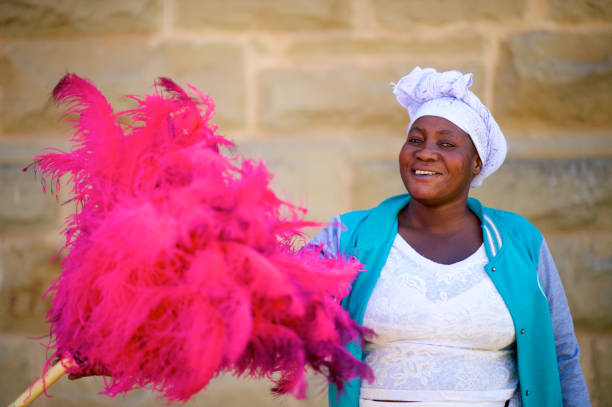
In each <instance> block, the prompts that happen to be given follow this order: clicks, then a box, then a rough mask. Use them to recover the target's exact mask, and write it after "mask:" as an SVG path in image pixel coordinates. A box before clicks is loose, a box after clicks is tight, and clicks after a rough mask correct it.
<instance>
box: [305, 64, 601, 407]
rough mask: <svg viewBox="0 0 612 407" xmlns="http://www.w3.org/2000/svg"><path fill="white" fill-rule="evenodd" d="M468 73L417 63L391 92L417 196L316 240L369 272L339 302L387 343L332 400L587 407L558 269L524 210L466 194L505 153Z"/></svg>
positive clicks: (376, 345)
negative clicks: (402, 113) (368, 376)
mask: <svg viewBox="0 0 612 407" xmlns="http://www.w3.org/2000/svg"><path fill="white" fill-rule="evenodd" d="M470 85H471V74H468V75H463V74H461V73H460V72H457V71H450V72H442V73H439V72H436V71H435V70H433V69H430V68H429V69H421V68H418V67H417V68H415V69H414V70H413V71H412V72H411V73H410V74H409V75H407V76H405V77H404V78H402V79H401V80H400V82H399V83H397V84H396V85H395V87H394V93H395V95H396V97H397V99H398V101H399V103H400V104H401V105H402V106H404V107H405V108H406V109H407V110H408V112H409V114H410V119H411V123H410V126H409V131H408V136H407V138H406V142H405V144H404V146H403V147H402V149H401V151H400V154H399V168H400V176H401V178H402V181H403V182H404V186H405V187H406V189H407V191H408V194H405V195H399V196H395V197H392V198H389V199H387V200H385V201H383V202H382V203H381V204H380V205H378V206H377V207H376V208H373V209H370V210H365V211H355V212H350V213H347V214H344V215H341V216H339V217H336V218H334V220H332V222H331V223H330V224H329V225H328V226H327V227H326V228H325V229H323V230H322V231H321V232H320V233H319V234H318V235H317V236H316V237H315V239H314V240H313V243H314V244H322V245H323V246H324V247H325V251H326V253H327V254H328V255H336V254H338V253H346V254H350V255H354V256H356V257H357V258H358V259H359V260H360V261H361V262H362V263H363V264H364V265H365V268H366V270H367V271H365V272H363V273H361V274H360V275H359V277H358V278H357V279H356V281H354V283H353V286H352V289H351V293H350V294H349V296H348V297H346V298H345V299H344V300H343V306H344V307H345V308H346V309H347V310H348V311H349V312H350V314H351V316H352V317H353V318H354V319H355V320H356V321H357V322H358V323H360V324H363V325H365V326H367V327H370V328H372V329H374V331H375V332H376V333H377V335H378V336H377V337H375V338H371V339H370V341H369V342H366V343H365V344H364V346H363V348H361V347H360V346H358V345H357V344H355V343H352V344H350V345H349V346H348V349H349V350H350V351H351V352H352V353H353V354H354V355H355V356H356V357H357V358H359V359H362V360H365V361H366V362H367V363H368V364H369V365H370V366H371V367H372V369H373V371H374V374H375V376H376V379H375V380H374V382H373V383H361V382H359V381H357V380H355V381H353V382H351V383H350V384H349V385H348V386H347V389H346V391H345V392H343V393H341V394H338V392H337V391H336V389H335V388H330V405H332V406H358V405H359V406H362V407H370V406H372V407H379V406H385V407H393V406H404V407H405V406H408V405H409V406H411V407H412V406H414V407H417V406H419V407H433V406H465V407H467V406H482V407H485V406H486V407H493V406H496V407H503V406H507V405H510V406H520V405H523V406H538V407H541V406H561V405H564V406H588V405H590V404H589V400H588V392H587V389H586V384H585V381H584V377H583V375H582V371H581V369H580V364H579V351H578V344H577V341H576V338H575V335H574V331H573V324H572V319H571V316H570V313H569V309H568V306H567V301H566V298H565V294H564V291H563V288H562V286H561V282H560V279H559V276H558V274H557V272H556V269H555V266H554V263H553V260H552V257H551V255H550V252H549V250H548V248H547V246H546V242H545V241H544V239H543V237H542V235H541V234H540V232H539V231H538V230H537V229H536V228H535V227H534V226H532V225H531V224H530V223H529V222H528V221H527V220H525V219H524V218H522V217H520V216H518V215H516V214H513V213H509V212H505V211H501V210H496V209H491V208H486V207H484V206H482V205H481V204H480V202H478V201H477V200H475V199H473V198H468V194H469V189H470V187H477V186H479V185H480V184H481V183H482V181H483V180H484V179H485V178H486V177H487V176H489V175H490V174H491V173H493V172H494V171H495V170H497V168H499V166H500V165H501V163H502V162H503V160H504V158H505V155H506V142H505V139H504V136H503V134H502V132H501V130H500V129H499V127H498V125H497V123H496V122H495V120H494V119H493V117H492V116H491V115H490V113H489V111H488V110H487V108H486V107H485V106H484V105H483V104H482V103H481V102H480V100H479V99H478V98H477V97H476V96H475V95H474V94H473V93H472V92H470V91H469V90H468V88H469V86H470Z"/></svg>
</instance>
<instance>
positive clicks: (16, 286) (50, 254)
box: [0, 231, 59, 335]
mask: <svg viewBox="0 0 612 407" xmlns="http://www.w3.org/2000/svg"><path fill="white" fill-rule="evenodd" d="M33 233H37V234H38V235H35V236H28V235H27V234H25V233H24V234H22V235H17V234H15V233H14V234H5V235H4V236H3V237H2V240H0V292H1V294H2V295H0V330H1V331H3V332H30V333H36V334H37V335H40V334H45V333H48V326H47V323H46V318H45V314H46V312H47V310H48V309H49V306H50V302H49V300H48V299H45V300H43V299H42V296H43V294H44V293H45V291H46V290H47V288H49V285H50V283H51V280H53V279H54V278H55V277H57V276H58V275H59V261H58V260H55V261H52V259H53V258H54V257H55V255H56V254H57V252H58V250H59V247H57V246H56V245H55V242H53V241H47V240H45V239H44V237H41V236H40V234H41V231H34V232H33Z"/></svg>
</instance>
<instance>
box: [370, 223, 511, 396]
mask: <svg viewBox="0 0 612 407" xmlns="http://www.w3.org/2000/svg"><path fill="white" fill-rule="evenodd" d="M487 262H488V260H487V256H486V253H485V249H484V246H481V247H480V248H479V249H478V250H477V251H476V252H475V253H473V254H472V255H471V256H469V257H468V258H466V259H464V260H462V261H460V262H457V263H454V264H450V265H445V264H439V263H435V262H433V261H431V260H429V259H427V258H425V257H423V256H421V255H420V254H419V253H417V252H416V251H415V250H414V249H413V248H412V247H411V246H410V245H409V244H408V243H407V242H406V241H405V240H404V239H403V238H402V237H400V236H399V234H398V235H397V236H396V238H395V241H394V242H393V247H392V248H391V252H390V254H389V257H388V259H387V262H386V264H385V266H384V267H383V269H382V271H381V275H380V278H379V280H378V282H377V284H376V286H375V287H374V291H373V292H372V296H371V298H370V300H369V302H368V306H367V308H366V312H365V316H364V325H365V326H367V327H369V328H372V329H374V331H375V332H376V333H377V334H378V337H376V338H373V339H372V341H371V342H367V343H366V345H365V347H364V351H365V361H366V362H367V363H368V364H369V365H370V366H371V367H372V369H373V371H374V375H375V377H376V379H375V381H374V383H372V384H368V383H367V382H365V381H364V382H362V387H361V392H360V397H361V398H362V400H361V403H360V404H361V405H362V406H365V405H378V404H379V403H374V402H373V401H372V400H396V401H420V402H422V403H410V404H408V405H410V406H411V407H412V406H417V405H418V406H430V405H431V406H433V405H436V406H438V405H455V406H456V405H460V404H461V405H464V404H465V405H470V406H476V405H479V406H503V405H504V402H505V401H506V400H508V399H510V398H511V397H512V395H513V393H514V391H515V389H516V387H517V383H518V376H517V367H516V358H515V353H516V345H515V339H516V338H515V332H514V325H513V323H512V318H511V316H510V313H509V312H508V309H507V308H506V305H505V304H504V301H503V299H502V298H501V296H500V295H499V293H498V292H497V290H496V289H495V286H494V285H493V283H492V282H491V280H490V278H489V277H488V276H487V274H486V272H485V270H484V265H485V264H486V263H487ZM373 403H374V404H373ZM446 403H448V404H446ZM390 404H396V403H380V405H385V406H390ZM397 404H403V405H405V403H397Z"/></svg>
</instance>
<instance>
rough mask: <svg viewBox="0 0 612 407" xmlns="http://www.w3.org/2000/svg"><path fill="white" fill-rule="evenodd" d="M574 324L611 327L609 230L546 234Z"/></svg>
mask: <svg viewBox="0 0 612 407" xmlns="http://www.w3.org/2000/svg"><path fill="white" fill-rule="evenodd" d="M545 238H546V241H547V243H548V245H549V248H550V251H551V253H552V255H553V257H554V259H555V263H556V264H557V269H558V271H559V275H560V276H561V279H562V281H563V286H564V288H565V292H566V295H567V298H568V302H569V304H570V309H571V310H572V317H573V318H574V323H575V325H576V326H577V327H579V328H582V329H604V328H610V327H612V298H611V297H610V295H609V293H610V292H612V251H611V250H610V248H611V247H612V234H610V233H609V232H589V231H584V232H576V233H548V234H546V235H545Z"/></svg>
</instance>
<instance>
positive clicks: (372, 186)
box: [353, 150, 406, 209]
mask: <svg viewBox="0 0 612 407" xmlns="http://www.w3.org/2000/svg"><path fill="white" fill-rule="evenodd" d="M398 151H399V150H398ZM354 171H355V182H354V183H353V197H354V198H353V208H354V209H367V208H372V207H374V206H376V205H378V204H379V203H380V202H382V201H383V200H384V199H386V198H389V197H391V196H393V195H397V194H403V193H405V192H406V188H405V187H404V184H403V183H402V179H401V178H400V174H399V164H398V162H397V159H391V158H389V159H383V160H367V161H366V160H363V161H362V160H356V161H355V162H354Z"/></svg>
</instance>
